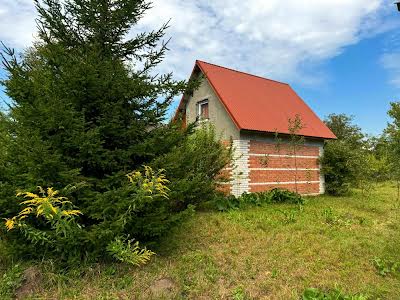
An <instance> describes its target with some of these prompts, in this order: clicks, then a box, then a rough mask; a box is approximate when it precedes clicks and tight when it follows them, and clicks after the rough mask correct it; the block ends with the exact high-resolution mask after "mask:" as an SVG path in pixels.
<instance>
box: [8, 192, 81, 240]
mask: <svg viewBox="0 0 400 300" xmlns="http://www.w3.org/2000/svg"><path fill="white" fill-rule="evenodd" d="M38 189H39V193H38V194H35V193H31V192H21V193H18V194H17V197H20V196H23V197H24V198H27V199H28V200H25V201H23V202H21V205H23V206H25V207H24V208H23V209H22V210H21V212H20V213H19V214H18V215H16V216H14V217H12V218H9V219H5V226H6V228H7V230H8V231H10V230H12V229H14V228H16V227H17V228H21V229H24V228H26V226H27V224H26V222H25V220H26V219H27V218H28V217H30V216H32V217H34V218H36V219H38V220H42V221H44V222H46V223H49V224H50V225H51V228H52V229H54V230H55V231H56V233H57V234H59V233H62V234H63V235H64V236H66V235H67V231H68V228H69V223H70V222H71V221H73V220H74V219H75V218H76V217H77V216H78V215H80V214H82V213H81V211H80V210H77V209H70V208H71V207H72V203H71V202H70V201H68V199H67V198H66V197H61V196H59V195H58V194H59V192H58V191H56V190H54V189H53V188H51V187H49V188H47V189H46V190H45V189H43V188H42V187H41V186H39V187H38Z"/></svg>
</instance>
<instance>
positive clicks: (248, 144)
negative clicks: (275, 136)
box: [221, 138, 325, 196]
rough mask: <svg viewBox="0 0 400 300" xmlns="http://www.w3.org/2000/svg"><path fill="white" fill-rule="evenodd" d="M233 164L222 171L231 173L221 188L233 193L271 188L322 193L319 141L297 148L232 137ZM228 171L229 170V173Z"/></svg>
mask: <svg viewBox="0 0 400 300" xmlns="http://www.w3.org/2000/svg"><path fill="white" fill-rule="evenodd" d="M232 146H233V150H234V151H233V158H234V162H233V164H232V167H229V168H228V169H227V170H225V171H224V172H223V173H224V174H225V175H228V174H229V175H230V176H231V181H230V182H229V183H225V184H224V185H223V186H222V187H221V190H223V191H225V192H227V191H230V193H231V194H233V195H235V196H240V195H241V194H242V193H249V192H262V191H267V190H271V189H274V188H281V189H287V190H290V191H296V187H297V191H298V192H299V193H300V194H304V195H305V194H307V195H314V194H321V193H324V187H325V182H324V176H323V174H321V172H320V164H319V157H320V156H321V155H322V152H323V145H322V143H307V142H306V143H305V145H301V146H299V147H298V148H297V149H296V153H294V151H293V149H292V147H291V146H290V145H289V144H288V143H287V142H286V143H276V142H273V141H271V140H268V141H263V140H256V139H244V138H241V139H239V140H234V141H233V143H232ZM228 172H229V173H228Z"/></svg>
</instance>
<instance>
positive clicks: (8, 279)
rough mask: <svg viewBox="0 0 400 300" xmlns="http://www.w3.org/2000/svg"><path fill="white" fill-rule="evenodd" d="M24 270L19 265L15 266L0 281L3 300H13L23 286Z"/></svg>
mask: <svg viewBox="0 0 400 300" xmlns="http://www.w3.org/2000/svg"><path fill="white" fill-rule="evenodd" d="M22 274H23V269H22V267H21V266H20V265H19V264H15V265H13V266H12V267H10V268H9V269H7V270H6V271H5V272H4V274H3V276H2V277H1V279H0V297H1V299H13V298H14V294H15V290H16V289H17V288H18V287H19V286H20V285H21V283H22V279H23V276H22Z"/></svg>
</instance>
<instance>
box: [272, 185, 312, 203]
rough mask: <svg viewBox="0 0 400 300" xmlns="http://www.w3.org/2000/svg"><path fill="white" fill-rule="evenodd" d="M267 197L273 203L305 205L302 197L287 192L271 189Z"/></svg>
mask: <svg viewBox="0 0 400 300" xmlns="http://www.w3.org/2000/svg"><path fill="white" fill-rule="evenodd" d="M269 196H270V199H271V202H273V203H292V204H301V205H303V204H305V199H304V198H303V197H301V196H300V195H299V194H297V193H295V192H290V191H288V190H282V189H273V190H271V191H270V192H269Z"/></svg>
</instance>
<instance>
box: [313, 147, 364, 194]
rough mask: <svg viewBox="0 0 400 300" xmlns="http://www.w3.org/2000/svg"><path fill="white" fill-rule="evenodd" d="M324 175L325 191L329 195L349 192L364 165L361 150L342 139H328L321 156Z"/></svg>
mask: <svg viewBox="0 0 400 300" xmlns="http://www.w3.org/2000/svg"><path fill="white" fill-rule="evenodd" d="M321 164H322V172H323V173H324V175H325V182H326V192H327V193H329V194H331V195H344V194H347V193H349V191H350V186H351V184H353V183H356V182H357V178H358V175H359V174H362V167H363V166H364V165H365V162H364V159H363V155H362V153H361V151H359V150H357V149H356V148H354V147H353V146H351V145H350V144H348V143H346V142H344V141H340V140H337V141H329V142H327V144H326V145H325V150H324V155H323V156H322V158H321Z"/></svg>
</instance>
